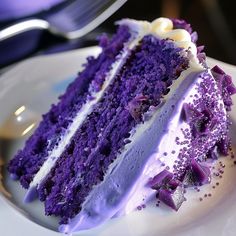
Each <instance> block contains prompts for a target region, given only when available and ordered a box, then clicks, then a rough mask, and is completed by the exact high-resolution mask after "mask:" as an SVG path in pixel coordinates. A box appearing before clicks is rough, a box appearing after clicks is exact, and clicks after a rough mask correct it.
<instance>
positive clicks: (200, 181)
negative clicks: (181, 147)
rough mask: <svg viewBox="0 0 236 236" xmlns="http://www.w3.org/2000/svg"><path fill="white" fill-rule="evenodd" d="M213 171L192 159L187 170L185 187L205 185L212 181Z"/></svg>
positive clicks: (184, 181)
mask: <svg viewBox="0 0 236 236" xmlns="http://www.w3.org/2000/svg"><path fill="white" fill-rule="evenodd" d="M210 175H211V171H210V169H209V168H208V167H207V166H204V165H202V164H200V163H199V162H197V161H196V160H195V159H192V160H191V162H190V164H189V166H188V167H187V168H186V173H185V176H184V180H183V183H184V185H185V186H196V185H204V184H207V183H209V182H210V180H211V177H210Z"/></svg>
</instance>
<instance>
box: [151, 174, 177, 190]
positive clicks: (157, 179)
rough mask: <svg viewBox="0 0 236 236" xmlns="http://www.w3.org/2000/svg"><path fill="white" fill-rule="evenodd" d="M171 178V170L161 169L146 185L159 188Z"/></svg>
mask: <svg viewBox="0 0 236 236" xmlns="http://www.w3.org/2000/svg"><path fill="white" fill-rule="evenodd" d="M172 178H173V174H172V173H171V172H169V171H168V170H163V171H162V172H160V173H159V174H158V175H156V176H154V177H153V178H152V179H151V180H150V182H149V183H148V186H150V187H151V188H152V189H155V190H159V189H160V188H161V187H163V186H164V185H167V184H168V183H169V182H170V180H171V179H172Z"/></svg>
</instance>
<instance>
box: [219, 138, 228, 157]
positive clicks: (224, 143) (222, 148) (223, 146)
mask: <svg viewBox="0 0 236 236" xmlns="http://www.w3.org/2000/svg"><path fill="white" fill-rule="evenodd" d="M216 145H217V147H218V150H219V153H220V154H222V155H224V156H227V155H228V154H229V147H230V138H229V137H227V136H226V137H224V138H222V139H221V140H220V141H219V142H218V143H217V144H216Z"/></svg>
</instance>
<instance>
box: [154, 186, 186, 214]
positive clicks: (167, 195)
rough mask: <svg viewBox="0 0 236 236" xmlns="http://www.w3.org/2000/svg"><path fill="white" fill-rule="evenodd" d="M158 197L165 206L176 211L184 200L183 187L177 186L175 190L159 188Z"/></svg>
mask: <svg viewBox="0 0 236 236" xmlns="http://www.w3.org/2000/svg"><path fill="white" fill-rule="evenodd" d="M158 198H159V200H160V201H162V202H163V203H165V204H166V205H167V206H169V207H171V208H172V209H174V210H175V211H178V210H179V208H180V207H181V205H182V203H183V202H184V201H185V197H184V188H183V187H182V186H178V187H177V188H176V189H175V190H169V189H160V191H159V196H158Z"/></svg>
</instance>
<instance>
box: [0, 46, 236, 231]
mask: <svg viewBox="0 0 236 236" xmlns="http://www.w3.org/2000/svg"><path fill="white" fill-rule="evenodd" d="M98 52H99V48H97V47H90V48H85V49H80V50H76V51H72V52H66V53H61V54H57V55H51V56H42V57H37V58H34V59H31V60H28V61H25V62H22V63H20V64H18V65H17V66H15V67H14V68H13V69H11V70H10V71H8V72H7V73H5V74H3V75H2V76H1V77H0V127H1V126H3V125H4V124H5V122H6V120H8V119H9V116H11V114H13V113H14V111H16V110H17V109H18V108H19V107H21V106H23V105H24V106H25V107H26V109H28V110H29V111H30V112H32V114H34V115H35V114H36V116H37V114H38V117H40V114H42V113H45V112H46V111H47V110H48V108H49V106H50V104H51V103H52V102H55V101H56V98H57V96H58V94H60V93H62V92H63V91H64V89H65V88H66V85H67V84H68V83H69V82H70V81H71V80H72V79H73V78H74V77H75V76H76V73H77V71H78V70H80V69H81V65H82V64H83V63H84V62H85V58H86V57H87V56H88V55H91V54H93V55H96V54H97V53H98ZM208 64H209V65H210V66H213V65H215V64H218V65H220V66H221V67H222V68H223V69H224V70H225V71H226V72H228V73H229V74H231V75H232V76H233V77H234V78H235V79H234V80H235V83H236V67H235V66H231V65H227V64H225V63H222V62H219V61H216V60H214V59H211V58H208ZM234 101H235V104H236V96H235V97H234ZM231 117H232V121H233V125H232V135H233V134H234V133H236V132H235V131H236V106H234V107H233V111H232V112H231ZM35 120H36V121H38V119H37V118H35ZM30 132H32V130H31V131H29V133H28V134H30ZM28 134H27V135H28ZM27 135H25V136H23V138H18V139H14V140H13V141H12V142H7V143H6V142H5V141H1V144H0V145H1V146H0V148H1V150H0V151H1V152H0V153H1V155H2V158H3V160H4V161H5V162H7V160H9V158H11V157H12V156H13V154H14V153H15V152H16V150H17V148H18V147H19V146H22V145H23V142H24V140H25V138H26V137H27ZM235 136H236V135H235ZM235 141H236V139H235V137H233V143H234V144H236V142H235ZM235 160H236V159H235ZM220 161H222V162H224V163H225V164H226V168H225V169H226V171H225V173H224V175H223V178H222V179H218V178H217V177H215V178H213V181H212V182H213V183H212V184H211V185H208V186H204V187H202V189H201V191H200V192H197V191H196V190H189V191H188V192H187V199H188V200H187V202H185V203H184V204H183V206H182V208H181V209H180V210H179V211H178V212H174V211H172V210H170V209H168V208H166V207H164V206H161V207H159V208H158V207H154V206H151V205H150V206H148V207H147V209H145V210H142V211H136V212H134V213H132V214H130V215H129V216H126V217H122V218H119V219H113V220H110V221H109V222H107V223H106V224H104V225H103V226H100V227H98V228H97V229H93V230H89V231H86V232H81V233H78V234H76V235H87V236H92V235H93V236H94V235H98V236H110V235H112V236H116V235H117V236H118V235H125V236H144V235H145V236H146V235H148V236H154V235H160V236H161V235H177V236H178V235H179V236H180V235H181V236H189V235H191V236H200V235H212V236H213V235H214V236H218V235H219V236H231V235H232V236H235V235H236V223H235V222H236V204H235V202H236V188H235V181H236V165H234V164H233V162H234V160H233V159H231V158H230V157H227V158H221V160H220ZM0 165H1V163H0ZM0 180H1V179H0ZM3 182H4V185H5V187H6V190H8V191H9V192H10V194H11V197H9V198H6V197H3V196H1V195H0V235H1V236H16V235H24V236H31V235H34V236H42V235H44V236H59V235H60V234H59V233H57V232H55V231H54V230H55V229H56V227H57V223H56V220H55V219H53V218H51V217H45V216H44V214H43V208H42V204H41V203H39V202H38V201H36V202H33V203H31V204H29V205H24V204H23V203H22V199H23V195H24V192H25V191H24V190H22V188H21V187H20V186H19V184H18V183H16V182H14V181H12V180H10V179H9V176H8V174H7V172H6V171H5V170H4V171H3ZM216 182H219V183H220V185H219V186H218V187H217V188H215V189H213V188H212V186H213V185H215V183H216ZM205 193H211V194H212V196H211V197H207V198H204V197H203V196H204V194H205ZM200 197H203V198H204V200H203V201H201V202H200V201H199V198H200ZM42 225H44V226H46V227H47V228H45V227H43V226H42ZM48 228H50V229H51V230H50V229H48Z"/></svg>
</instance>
